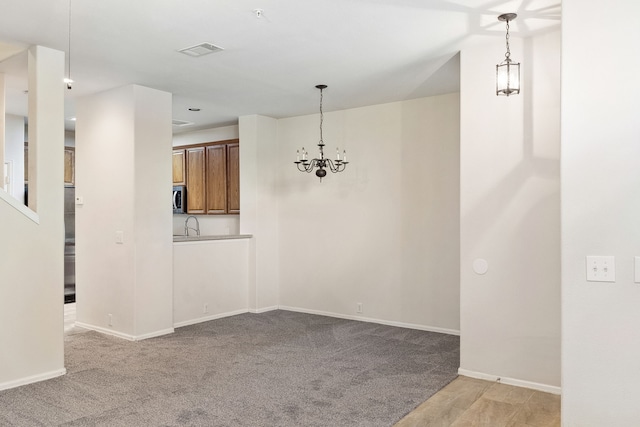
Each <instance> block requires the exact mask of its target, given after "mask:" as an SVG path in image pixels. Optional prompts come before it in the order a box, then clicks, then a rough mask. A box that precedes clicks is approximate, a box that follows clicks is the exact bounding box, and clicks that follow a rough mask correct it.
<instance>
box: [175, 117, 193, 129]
mask: <svg viewBox="0 0 640 427" xmlns="http://www.w3.org/2000/svg"><path fill="white" fill-rule="evenodd" d="M171 124H173V125H174V126H176V127H182V126H189V125H192V124H193V122H185V121H184V120H176V119H173V120H172V121H171Z"/></svg>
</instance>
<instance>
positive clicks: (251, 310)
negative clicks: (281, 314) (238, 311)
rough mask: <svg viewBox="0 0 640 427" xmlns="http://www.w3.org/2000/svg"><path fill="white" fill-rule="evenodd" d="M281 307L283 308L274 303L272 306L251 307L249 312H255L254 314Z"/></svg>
mask: <svg viewBox="0 0 640 427" xmlns="http://www.w3.org/2000/svg"><path fill="white" fill-rule="evenodd" d="M280 308H282V307H279V306H277V305H272V306H271V307H263V308H255V309H249V310H248V312H249V313H253V314H260V313H266V312H267V311H273V310H278V309H280Z"/></svg>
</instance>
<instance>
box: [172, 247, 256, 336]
mask: <svg viewBox="0 0 640 427" xmlns="http://www.w3.org/2000/svg"><path fill="white" fill-rule="evenodd" d="M250 246H251V241H250V240H249V239H233V240H210V241H200V242H188V243H174V245H173V298H174V299H173V300H174V304H173V313H174V314H173V321H174V324H175V326H176V327H179V326H184V325H188V324H191V323H197V322H204V321H207V320H212V319H216V318H219V317H223V316H228V315H230V314H237V313H244V312H246V311H247V310H248V308H249V306H248V292H249V288H248V287H249V248H250Z"/></svg>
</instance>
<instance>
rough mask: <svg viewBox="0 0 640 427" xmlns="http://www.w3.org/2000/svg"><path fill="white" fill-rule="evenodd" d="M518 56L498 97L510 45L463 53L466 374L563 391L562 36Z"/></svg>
mask: <svg viewBox="0 0 640 427" xmlns="http://www.w3.org/2000/svg"><path fill="white" fill-rule="evenodd" d="M511 51H512V57H513V58H515V59H516V60H520V61H521V62H522V70H521V71H522V77H523V85H522V92H521V94H520V95H516V96H511V97H497V96H496V95H495V65H496V62H497V61H499V60H500V58H501V57H503V56H504V45H503V44H500V43H492V44H490V45H485V46H476V47H472V48H468V49H465V50H463V51H462V53H461V67H462V68H461V107H462V108H461V141H460V143H461V148H460V149H461V165H460V167H461V186H460V187H461V190H460V192H461V195H460V197H461V221H460V233H461V252H460V253H461V256H460V277H461V290H460V292H461V305H460V312H461V361H460V366H461V369H460V372H461V373H462V374H465V375H470V376H478V377H485V378H497V377H500V378H502V381H503V382H511V383H514V384H517V385H524V386H528V387H534V388H542V389H545V390H549V391H554V392H559V386H560V265H559V258H560V239H559V236H560V195H559V193H560V170H559V165H560V163H559V145H560V134H559V105H560V104H559V103H560V97H559V89H560V86H559V81H560V77H559V75H560V35H559V32H553V33H549V34H546V35H542V36H538V37H535V38H533V39H528V40H526V41H524V42H523V40H521V39H516V38H512V39H511ZM476 259H484V260H486V261H487V262H488V266H489V269H488V271H487V273H486V274H484V275H480V274H476V273H475V272H474V270H473V268H472V265H473V262H474V260H476Z"/></svg>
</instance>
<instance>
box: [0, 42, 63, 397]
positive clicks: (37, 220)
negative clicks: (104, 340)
mask: <svg viewBox="0 0 640 427" xmlns="http://www.w3.org/2000/svg"><path fill="white" fill-rule="evenodd" d="M28 57H29V59H28V63H29V120H30V124H31V126H30V127H29V141H30V143H31V145H32V146H33V147H34V148H37V149H34V150H33V154H32V156H34V161H33V167H34V169H35V170H34V172H35V174H37V175H38V177H39V180H38V187H37V188H34V191H33V193H34V194H33V198H34V200H37V201H38V203H37V206H38V212H37V214H36V213H34V212H33V211H31V210H29V209H27V208H26V207H25V206H24V204H22V203H15V202H13V204H12V203H11V202H10V201H8V200H7V199H5V198H4V197H0V218H2V221H0V235H1V236H2V239H0V271H1V272H2V286H0V323H1V324H2V325H3V327H2V328H0V343H1V347H2V349H1V350H0V389H5V388H11V387H16V386H19V385H22V384H27V383H30V382H35V381H40V380H44V379H48V378H51V377H55V376H58V375H62V374H64V373H65V370H64V348H63V338H64V337H63V300H64V297H63V283H64V280H63V279H64V277H63V276H64V275H63V251H64V227H63V224H64V221H63V185H62V183H63V151H64V149H63V139H64V129H63V124H64V114H63V112H64V106H63V100H64V93H63V85H62V84H61V83H60V82H61V81H62V77H63V75H64V53H63V52H60V51H56V50H52V49H48V48H44V47H41V46H34V47H32V48H30V49H29V52H28ZM36 156H37V158H36ZM36 166H37V169H36ZM11 199H12V198H11Z"/></svg>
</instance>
